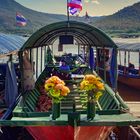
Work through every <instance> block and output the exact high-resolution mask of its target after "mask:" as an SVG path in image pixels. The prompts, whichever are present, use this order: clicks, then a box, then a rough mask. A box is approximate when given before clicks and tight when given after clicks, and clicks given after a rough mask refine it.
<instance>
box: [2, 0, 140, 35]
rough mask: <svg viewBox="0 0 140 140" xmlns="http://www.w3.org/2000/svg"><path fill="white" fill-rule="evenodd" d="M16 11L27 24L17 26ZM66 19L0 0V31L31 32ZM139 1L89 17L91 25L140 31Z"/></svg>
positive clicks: (75, 18) (113, 31) (118, 31)
mask: <svg viewBox="0 0 140 140" xmlns="http://www.w3.org/2000/svg"><path fill="white" fill-rule="evenodd" d="M16 12H20V13H22V14H23V15H24V16H25V17H26V18H27V26H25V27H17V26H16V22H15V16H16ZM64 20H67V16H66V15H60V14H49V13H43V12H38V11H35V10H32V9H29V8H26V7H24V6H22V5H21V4H19V3H18V2H16V1H15V0H0V25H1V26H0V32H5V33H16V34H18V33H19V34H25V33H28V34H32V33H33V32H35V31H36V30H38V29H40V28H41V27H43V26H45V25H48V24H50V23H53V22H59V21H64ZM70 20H77V21H82V22H87V21H86V19H85V16H83V17H73V16H72V17H70ZM139 23H140V2H138V3H135V4H134V5H132V6H128V7H125V8H123V9H121V10H119V11H118V12H116V13H114V14H112V15H109V16H101V17H90V23H89V24H91V25H93V26H96V27H98V28H100V29H101V30H104V31H105V32H107V33H115V32H116V33H119V34H120V33H134V32H135V33H139V32H140V24H139Z"/></svg>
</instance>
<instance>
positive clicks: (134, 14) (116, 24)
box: [94, 2, 140, 35]
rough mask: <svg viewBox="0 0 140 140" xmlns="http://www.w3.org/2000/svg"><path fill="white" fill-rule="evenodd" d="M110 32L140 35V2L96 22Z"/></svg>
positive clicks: (99, 26) (95, 23)
mask: <svg viewBox="0 0 140 140" xmlns="http://www.w3.org/2000/svg"><path fill="white" fill-rule="evenodd" d="M94 25H96V26H97V27H98V28H101V29H102V30H105V31H106V32H108V33H111V34H112V33H116V34H122V35H123V34H139V35H140V2H138V3H136V4H134V5H132V6H129V7H126V8H123V9H122V10H120V11H118V12H117V13H115V14H113V15H110V16H105V17H103V18H101V19H99V20H98V21H96V22H94Z"/></svg>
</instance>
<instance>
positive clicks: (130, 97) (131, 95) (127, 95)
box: [118, 83, 140, 101]
mask: <svg viewBox="0 0 140 140" xmlns="http://www.w3.org/2000/svg"><path fill="white" fill-rule="evenodd" d="M118 91H119V94H120V96H121V97H122V98H123V100H124V101H140V90H138V89H134V88H132V87H129V86H127V85H124V84H122V83H118Z"/></svg>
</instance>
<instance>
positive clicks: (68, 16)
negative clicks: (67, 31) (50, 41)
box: [67, 0, 69, 23]
mask: <svg viewBox="0 0 140 140" xmlns="http://www.w3.org/2000/svg"><path fill="white" fill-rule="evenodd" d="M68 2H69V0H67V19H68V23H69V6H68Z"/></svg>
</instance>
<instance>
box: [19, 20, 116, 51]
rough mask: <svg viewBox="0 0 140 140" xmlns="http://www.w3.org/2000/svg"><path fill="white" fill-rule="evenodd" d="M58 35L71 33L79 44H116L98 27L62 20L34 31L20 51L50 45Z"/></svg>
mask: <svg viewBox="0 0 140 140" xmlns="http://www.w3.org/2000/svg"><path fill="white" fill-rule="evenodd" d="M60 35H72V36H73V37H74V40H75V41H76V42H77V44H80V45H87V46H97V47H111V48H112V47H113V48H117V46H116V44H115V43H114V42H113V41H112V40H111V39H110V38H109V37H108V36H107V35H106V34H105V33H104V32H102V31H101V30H99V29H98V28H96V27H93V26H91V25H89V24H85V23H83V22H76V21H69V22H68V21H63V22H57V23H53V24H50V25H47V26H45V27H43V28H41V29H40V30H38V31H37V32H35V33H34V34H33V35H32V36H31V37H30V38H29V39H28V40H27V42H26V43H25V44H24V45H23V47H22V48H21V51H23V50H24V49H30V48H34V47H41V46H45V45H51V44H53V42H54V41H55V40H56V39H58V37H59V36H60Z"/></svg>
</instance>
